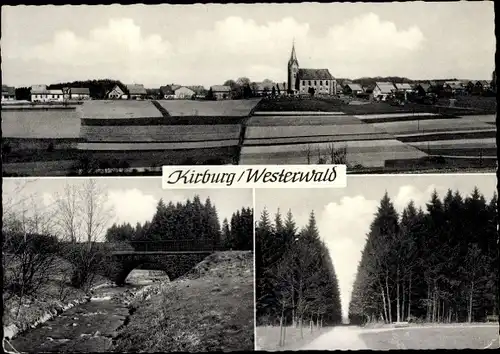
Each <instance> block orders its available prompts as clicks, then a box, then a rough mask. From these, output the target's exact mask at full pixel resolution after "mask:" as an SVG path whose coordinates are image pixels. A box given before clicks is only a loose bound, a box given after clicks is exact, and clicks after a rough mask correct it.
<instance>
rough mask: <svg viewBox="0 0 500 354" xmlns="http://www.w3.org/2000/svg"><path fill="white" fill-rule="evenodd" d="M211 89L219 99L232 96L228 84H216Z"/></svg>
mask: <svg viewBox="0 0 500 354" xmlns="http://www.w3.org/2000/svg"><path fill="white" fill-rule="evenodd" d="M210 89H211V90H212V93H213V95H214V97H215V98H216V99H218V100H225V99H228V98H231V87H229V86H227V85H214V86H211V87H210Z"/></svg>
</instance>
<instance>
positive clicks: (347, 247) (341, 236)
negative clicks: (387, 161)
mask: <svg viewBox="0 0 500 354" xmlns="http://www.w3.org/2000/svg"><path fill="white" fill-rule="evenodd" d="M377 206H378V201H376V200H369V199H365V197H363V196H360V195H359V196H355V197H343V198H342V199H341V200H340V202H338V203H335V202H332V203H329V204H327V205H326V206H325V207H324V208H323V210H322V211H321V213H320V214H319V215H318V216H317V219H318V220H317V221H318V229H319V231H320V235H321V237H322V238H323V239H324V241H325V243H326V244H327V246H328V248H329V250H330V254H331V257H332V260H333V265H334V267H335V271H336V273H337V278H338V281H339V287H340V294H341V300H342V313H343V315H344V316H345V317H346V316H347V311H348V308H349V302H350V298H351V291H352V285H353V282H354V278H355V276H356V270H357V266H358V262H359V260H360V259H361V251H362V249H363V247H364V244H365V241H366V235H367V233H368V232H369V228H370V223H371V221H372V219H373V216H374V214H375V213H376V211H377Z"/></svg>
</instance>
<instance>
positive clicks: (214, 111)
mask: <svg viewBox="0 0 500 354" xmlns="http://www.w3.org/2000/svg"><path fill="white" fill-rule="evenodd" d="M259 100H260V99H249V100H222V101H194V100H159V101H157V102H158V104H160V105H161V106H162V107H163V108H164V109H165V110H166V111H167V112H168V113H169V114H170V116H173V117H177V116H197V117H218V116H224V117H246V116H248V115H249V114H250V113H251V111H252V110H253V109H254V108H255V106H256V105H257V103H259Z"/></svg>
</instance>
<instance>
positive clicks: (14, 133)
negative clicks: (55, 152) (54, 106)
mask: <svg viewBox="0 0 500 354" xmlns="http://www.w3.org/2000/svg"><path fill="white" fill-rule="evenodd" d="M79 136H80V115H79V113H78V112H77V111H76V110H30V111H12V110H2V137H9V138H53V139H64V138H74V139H76V138H78V137H79Z"/></svg>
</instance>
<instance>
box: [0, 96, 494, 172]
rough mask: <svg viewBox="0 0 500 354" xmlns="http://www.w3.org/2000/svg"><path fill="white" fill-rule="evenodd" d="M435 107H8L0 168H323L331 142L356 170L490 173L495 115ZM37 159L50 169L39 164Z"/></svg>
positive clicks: (171, 103)
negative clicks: (90, 162) (86, 162)
mask: <svg viewBox="0 0 500 354" xmlns="http://www.w3.org/2000/svg"><path fill="white" fill-rule="evenodd" d="M485 99H487V98H485ZM470 100H476V101H477V102H473V103H474V104H476V105H478V102H483V103H484V104H489V105H490V106H491V105H492V103H491V102H490V103H487V102H486V100H485V101H481V100H479V101H478V100H477V98H470ZM470 105H472V103H471V104H470ZM443 109H444V108H443ZM443 109H442V108H439V109H438V108H437V107H432V106H426V105H416V104H409V105H405V106H391V105H389V104H388V103H385V102H377V103H368V104H363V105H353V104H342V103H341V102H340V101H339V100H336V99H331V100H327V99H324V98H314V99H310V98H304V99H289V98H279V99H276V100H270V99H263V100H260V102H259V99H252V100H227V101H192V100H182V101H181V100H178V101H176V100H160V101H88V102H85V103H83V104H82V105H79V106H77V108H76V110H67V109H65V110H62V109H60V110H55V109H52V110H47V109H37V110H34V109H29V110H28V109H26V110H21V111H17V110H11V109H6V110H5V111H2V118H3V119H2V130H3V137H4V139H3V143H4V144H6V143H8V144H9V146H10V149H11V151H10V152H9V153H7V154H6V155H4V162H6V164H4V170H5V172H7V173H11V174H12V173H18V174H30V173H31V174H32V173H33V171H40V172H36V173H37V174H41V175H48V174H64V171H66V172H68V170H65V168H68V166H70V165H72V164H73V163H74V161H76V160H78V159H80V158H81V157H83V156H88V157H90V158H92V159H95V160H96V161H100V162H106V161H107V162H110V161H111V160H119V161H122V162H123V163H126V164H128V166H130V167H131V168H148V167H155V166H158V165H162V164H171V165H175V164H195V163H197V164H230V163H239V164H291V163H296V164H307V163H308V161H309V163H317V162H318V161H319V160H320V158H322V159H323V160H326V161H327V162H328V155H329V152H328V151H329V149H330V147H331V144H332V143H333V144H334V147H335V148H341V147H346V148H347V163H348V165H349V166H350V168H351V170H352V168H355V169H354V170H352V171H354V172H356V171H361V170H362V169H363V168H364V169H366V170H367V171H368V170H370V169H377V168H378V169H381V168H388V171H389V170H391V172H394V171H396V172H397V171H402V170H409V169H410V166H411V167H412V168H419V169H424V168H425V169H428V168H430V169H432V168H438V169H443V168H459V167H460V168H465V167H467V166H468V164H469V165H470V166H475V168H479V169H481V168H483V167H486V166H489V167H492V166H493V165H494V163H493V162H494V161H493V158H494V157H495V156H496V141H495V138H496V127H495V116H494V115H492V114H489V115H472V114H470V112H469V113H468V114H465V115H458V116H457V115H456V114H455V113H456V112H455V113H453V112H452V113H453V114H455V115H450V114H447V115H441V114H439V113H438V111H439V110H443ZM446 109H447V110H448V111H447V112H448V113H450V112H449V109H448V108H446ZM450 109H452V108H450ZM455 111H460V109H455ZM194 114H196V116H193V115H194ZM248 115H251V116H250V117H247V116H248ZM243 134H244V136H242V135H243ZM318 149H319V151H318ZM428 155H431V157H432V156H434V155H436V156H438V157H439V155H442V161H444V162H442V161H441V162H439V163H435V161H434V162H433V161H432V160H431V159H429V160H423V159H425V158H427V157H428ZM308 156H309V158H308ZM471 159H472V160H471ZM474 159H475V160H474ZM476 160H477V161H476ZM44 161H49V162H50V164H49V165H47V166H43V163H44ZM485 161H486V163H485ZM405 163H407V166H405ZM424 166H425V167H424ZM32 169H34V170H32Z"/></svg>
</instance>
